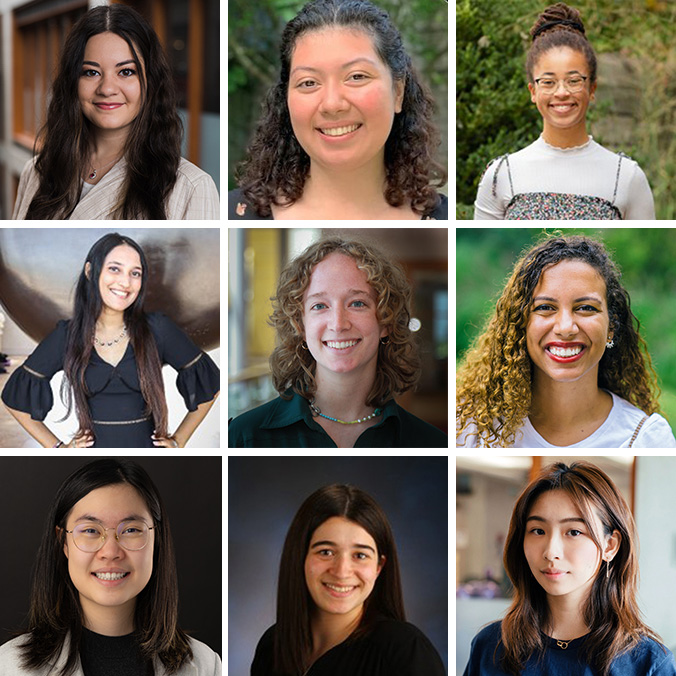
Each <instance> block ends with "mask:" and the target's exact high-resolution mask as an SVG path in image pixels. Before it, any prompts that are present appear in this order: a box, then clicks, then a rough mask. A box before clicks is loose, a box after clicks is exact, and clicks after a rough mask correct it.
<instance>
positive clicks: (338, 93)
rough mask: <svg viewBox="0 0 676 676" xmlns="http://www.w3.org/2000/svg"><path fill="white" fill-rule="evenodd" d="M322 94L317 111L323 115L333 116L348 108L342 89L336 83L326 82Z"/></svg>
mask: <svg viewBox="0 0 676 676" xmlns="http://www.w3.org/2000/svg"><path fill="white" fill-rule="evenodd" d="M322 94H323V95H322V99H321V102H320V104H319V111H320V112H321V113H324V114H325V115H335V114H336V113H341V112H344V111H345V110H347V108H348V107H349V104H348V102H347V101H346V100H345V96H344V92H343V88H342V87H341V85H340V84H339V83H337V82H331V81H329V82H327V83H326V84H325V86H324V89H323V91H322Z"/></svg>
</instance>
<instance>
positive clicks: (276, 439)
mask: <svg viewBox="0 0 676 676" xmlns="http://www.w3.org/2000/svg"><path fill="white" fill-rule="evenodd" d="M411 296H412V293H411V287H410V285H409V283H408V281H407V279H406V276H405V274H404V272H403V271H402V269H401V268H400V267H399V266H398V265H397V264H395V263H394V262H392V261H390V260H388V259H387V258H386V257H385V256H384V255H383V254H382V253H381V252H380V251H378V250H377V249H375V248H374V247H372V246H368V245H366V244H363V243H361V242H357V241H350V240H344V239H341V238H328V239H324V240H321V241H319V242H316V243H315V244H312V245H310V246H309V247H308V248H307V249H306V250H305V251H304V252H303V253H302V254H300V255H299V256H298V257H297V258H295V259H294V260H292V261H291V262H290V263H289V264H288V265H287V266H286V268H285V269H284V270H283V271H282V274H281V276H280V280H279V284H278V286H277V294H276V296H275V297H274V298H273V308H274V310H273V313H272V316H271V318H270V323H271V324H272V326H273V327H274V328H275V330H276V331H277V347H276V348H275V350H274V352H273V353H272V356H271V357H270V366H271V369H272V378H273V383H274V386H275V389H276V390H277V391H278V392H279V394H280V396H279V397H278V398H277V399H275V400H273V401H271V402H269V403H267V404H263V406H259V407H258V408H255V409H253V410H251V411H247V412H246V413H243V414H242V415H240V416H239V417H238V418H236V419H235V420H233V421H232V422H231V423H230V426H229V432H228V437H229V442H228V444H229V446H254V447H255V446H259V447H260V446H273V447H288V446H292V447H341V448H343V447H345V448H352V447H366V446H371V447H374V446H377V447H421V446H422V447H442V448H443V447H447V446H448V439H447V437H446V436H445V435H444V434H443V433H442V432H441V431H439V430H438V429H437V428H435V427H433V426H432V425H429V424H428V423H426V422H423V421H422V420H420V419H419V418H416V417H415V416H413V415H411V414H410V413H408V412H407V411H405V410H404V409H403V408H401V407H400V406H398V405H397V404H396V403H395V401H394V399H393V397H395V396H397V395H399V394H401V393H403V392H406V391H407V390H409V389H411V388H412V387H413V386H414V385H415V383H416V381H417V379H418V376H419V372H420V361H419V359H418V355H417V350H416V346H415V343H414V340H413V333H412V332H411V330H410V328H409V321H410V320H411Z"/></svg>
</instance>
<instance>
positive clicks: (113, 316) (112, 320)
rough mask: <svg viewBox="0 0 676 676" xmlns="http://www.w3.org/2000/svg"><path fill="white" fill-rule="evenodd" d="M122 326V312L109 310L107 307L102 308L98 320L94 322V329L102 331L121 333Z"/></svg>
mask: <svg viewBox="0 0 676 676" xmlns="http://www.w3.org/2000/svg"><path fill="white" fill-rule="evenodd" d="M123 326H124V312H119V311H118V310H111V309H110V308H109V307H105V306H104V307H103V309H102V310H101V314H100V315H99V318H98V319H97V320H96V328H98V329H101V330H103V331H117V330H118V329H119V330H120V331H121V330H122V327H123Z"/></svg>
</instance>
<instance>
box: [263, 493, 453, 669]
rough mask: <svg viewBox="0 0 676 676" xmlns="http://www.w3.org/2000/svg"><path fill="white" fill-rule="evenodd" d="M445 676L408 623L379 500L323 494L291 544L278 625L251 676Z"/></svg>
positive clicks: (302, 516) (308, 505) (300, 517)
mask: <svg viewBox="0 0 676 676" xmlns="http://www.w3.org/2000/svg"><path fill="white" fill-rule="evenodd" d="M302 674H307V675H308V676H343V675H344V674H350V676H391V675H392V674H401V675H402V676H420V675H422V674H424V675H425V676H443V675H444V674H445V671H444V665H443V663H442V661H441V658H440V657H439V655H438V653H437V651H436V650H435V649H434V647H433V646H432V644H431V643H430V642H429V640H428V639H427V638H426V637H425V635H424V634H423V633H422V632H421V631H420V630H419V629H417V628H416V627H414V626H413V625H411V624H408V623H407V622H406V618H405V613H404V601H403V597H402V590H401V579H400V574H399V563H398V560H397V550H396V546H395V543H394V537H393V535H392V529H391V528H390V524H389V523H388V520H387V517H386V515H385V513H384V512H383V510H382V509H381V507H380V506H379V505H378V504H377V503H376V501H375V500H374V499H373V498H372V497H371V496H370V495H368V494H367V493H365V492H364V491H362V490H360V489H358V488H355V487H353V486H346V485H342V484H332V485H329V486H325V487H323V488H320V489H319V490H317V491H315V492H314V493H313V494H312V495H310V496H309V497H308V498H307V499H306V500H305V502H303V504H302V505H301V507H300V509H299V510H298V512H297V513H296V516H295V517H294V519H293V521H292V523H291V526H290V527H289V531H288V533H287V535H286V540H285V541H284V549H283V551H282V558H281V562H280V566H279V582H278V585H277V623H276V624H275V625H274V626H273V627H271V628H270V629H268V630H267V631H266V632H265V634H264V635H263V637H262V638H261V640H260V642H259V644H258V647H257V648H256V655H255V657H254V661H253V664H252V666H251V676H298V675H302Z"/></svg>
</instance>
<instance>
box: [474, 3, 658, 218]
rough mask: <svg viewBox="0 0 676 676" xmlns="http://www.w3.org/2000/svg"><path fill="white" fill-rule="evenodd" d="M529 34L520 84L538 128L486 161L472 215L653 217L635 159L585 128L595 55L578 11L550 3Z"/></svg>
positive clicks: (645, 183)
mask: <svg viewBox="0 0 676 676" xmlns="http://www.w3.org/2000/svg"><path fill="white" fill-rule="evenodd" d="M530 35H531V37H532V44H531V47H530V49H529V51H528V56H527V59H526V70H527V74H528V89H529V91H530V95H531V100H532V101H533V103H534V104H535V105H536V106H537V109H538V111H539V112H540V115H542V122H543V128H542V135H541V136H540V138H538V139H537V141H535V142H534V143H532V144H531V145H529V146H527V147H526V148H523V149H522V150H519V151H518V152H516V153H513V154H512V153H510V154H507V155H503V156H501V157H499V158H497V159H496V160H494V161H493V162H492V163H491V164H489V165H488V168H487V169H486V171H485V172H484V175H483V177H482V179H481V183H480V184H479V191H478V194H477V198H476V202H475V205H474V218H475V219H476V220H559V219H560V220H580V219H584V220H629V219H631V220H637V219H654V218H655V205H654V203H653V196H652V192H651V190H650V186H649V184H648V180H647V178H646V176H645V174H644V173H643V171H642V170H641V168H640V167H639V166H638V164H637V163H636V162H634V161H633V160H632V159H630V158H629V157H627V156H626V155H624V154H623V153H614V152H611V151H610V150H607V149H606V148H604V147H603V146H601V145H599V144H598V143H596V141H594V139H593V138H592V137H591V136H589V135H588V134H587V108H588V107H589V104H590V102H591V101H593V100H594V94H595V92H596V55H595V54H594V50H593V49H592V46H591V45H590V43H589V41H588V40H587V38H586V36H585V28H584V25H583V23H582V17H581V16H580V13H579V12H578V11H577V10H576V9H575V8H573V7H568V5H566V4H565V3H563V2H558V3H556V4H555V5H551V6H550V7H547V8H546V9H545V10H544V11H543V12H542V13H541V14H540V16H539V17H538V19H537V20H536V22H535V24H534V25H533V27H532V28H531V31H530Z"/></svg>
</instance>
